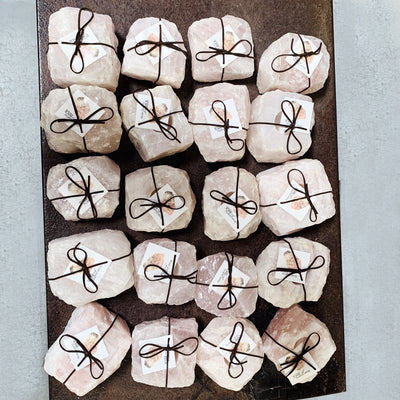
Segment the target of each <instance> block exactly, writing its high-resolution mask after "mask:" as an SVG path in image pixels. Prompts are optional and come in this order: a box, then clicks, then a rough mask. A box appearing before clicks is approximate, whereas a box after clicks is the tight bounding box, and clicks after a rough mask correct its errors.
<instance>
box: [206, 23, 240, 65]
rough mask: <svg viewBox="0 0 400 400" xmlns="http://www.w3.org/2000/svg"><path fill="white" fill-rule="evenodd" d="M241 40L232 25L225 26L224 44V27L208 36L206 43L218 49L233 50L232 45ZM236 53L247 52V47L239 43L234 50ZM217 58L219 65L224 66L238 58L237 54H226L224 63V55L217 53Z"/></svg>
mask: <svg viewBox="0 0 400 400" xmlns="http://www.w3.org/2000/svg"><path fill="white" fill-rule="evenodd" d="M238 41H239V38H238V37H237V35H236V33H235V32H234V30H233V29H232V28H231V26H230V25H228V26H226V27H224V44H223V46H222V29H221V30H220V31H219V32H217V33H216V34H214V35H213V36H211V37H210V38H208V39H207V40H206V44H207V46H208V47H214V48H216V49H222V48H223V49H225V50H231V49H232V47H233V46H234V45H235V43H237V42H238ZM232 51H233V52H234V53H242V54H244V53H246V49H245V48H244V46H243V45H242V44H241V43H239V44H238V45H237V46H235V48H234V49H233V50H232ZM215 58H216V60H217V61H218V63H219V65H220V66H221V67H222V68H225V67H226V66H227V65H229V64H230V63H231V62H232V61H235V60H236V59H237V57H236V56H234V55H230V54H226V55H225V63H224V57H223V56H222V55H217V56H216V57H215Z"/></svg>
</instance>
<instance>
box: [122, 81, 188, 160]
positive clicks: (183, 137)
mask: <svg viewBox="0 0 400 400" xmlns="http://www.w3.org/2000/svg"><path fill="white" fill-rule="evenodd" d="M121 114H122V121H123V124H124V127H125V129H126V130H127V132H128V134H129V138H130V140H131V142H132V143H133V144H134V146H135V148H136V150H137V151H138V153H139V155H140V157H142V159H143V160H144V161H146V162H149V161H154V160H158V159H159V158H163V157H167V156H169V155H172V154H175V153H180V152H182V151H184V150H186V149H187V148H188V147H190V146H191V145H192V144H193V132H192V127H191V125H190V124H189V122H188V120H187V118H186V116H185V114H184V113H183V110H182V106H181V102H180V100H179V98H178V96H177V95H176V94H175V92H174V91H173V90H172V88H171V86H156V87H155V88H153V89H146V90H144V91H136V92H134V93H132V94H129V95H127V96H125V97H124V98H123V99H122V102H121Z"/></svg>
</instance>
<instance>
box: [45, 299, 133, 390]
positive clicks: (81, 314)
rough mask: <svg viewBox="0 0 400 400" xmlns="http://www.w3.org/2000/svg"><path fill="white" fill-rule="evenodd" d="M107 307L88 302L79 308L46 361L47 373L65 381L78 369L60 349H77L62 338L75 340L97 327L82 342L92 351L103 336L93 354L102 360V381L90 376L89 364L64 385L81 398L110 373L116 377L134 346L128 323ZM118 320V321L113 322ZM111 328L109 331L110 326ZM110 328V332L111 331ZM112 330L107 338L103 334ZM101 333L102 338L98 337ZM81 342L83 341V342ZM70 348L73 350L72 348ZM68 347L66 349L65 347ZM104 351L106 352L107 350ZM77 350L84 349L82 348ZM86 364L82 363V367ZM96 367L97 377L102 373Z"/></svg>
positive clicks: (67, 354) (51, 349)
mask: <svg viewBox="0 0 400 400" xmlns="http://www.w3.org/2000/svg"><path fill="white" fill-rule="evenodd" d="M115 318H116V315H115V314H114V313H112V312H110V311H108V310H107V309H106V308H105V307H103V306H101V305H100V304H98V303H89V304H86V305H84V306H81V307H78V308H76V309H75V310H74V311H73V313H72V315H71V318H70V320H69V321H68V324H67V326H66V327H65V330H64V332H63V333H62V334H61V335H60V337H59V338H58V339H57V340H56V341H55V342H54V343H53V345H52V346H51V347H50V348H49V350H48V352H47V354H46V357H45V360H44V369H45V371H46V372H47V373H48V374H49V375H51V376H53V377H54V378H55V379H57V380H58V381H60V382H64V381H65V380H66V379H67V377H68V376H69V375H70V374H71V372H72V371H74V369H75V366H74V364H73V362H72V359H71V356H70V354H72V357H74V355H73V353H68V352H66V351H64V350H63V349H62V348H61V346H60V342H59V341H60V339H61V343H62V344H63V346H64V347H65V348H67V349H68V350H71V349H73V348H74V347H73V346H72V345H71V343H69V344H68V341H67V340H66V339H67V338H65V337H64V338H63V335H71V336H73V337H76V336H78V335H80V334H81V333H82V332H85V331H87V330H89V331H91V329H90V328H93V327H96V328H97V330H98V333H97V330H96V332H89V333H88V335H85V336H86V339H82V340H83V345H84V346H85V347H86V348H87V349H88V350H90V348H91V347H92V346H93V345H94V344H96V342H98V340H99V339H100V338H101V337H102V340H101V342H99V343H98V344H97V346H96V347H95V348H94V349H93V351H91V353H92V355H93V356H95V357H98V358H99V359H100V358H101V360H100V361H101V362H102V364H103V366H104V370H103V372H102V374H101V376H100V378H99V379H94V378H93V377H92V375H91V373H90V367H89V364H88V365H87V366H86V367H84V368H82V369H79V370H76V371H75V372H74V373H73V374H72V375H71V376H70V378H69V379H68V380H67V381H66V382H65V386H66V387H67V388H68V389H69V390H70V391H71V392H73V393H75V394H76V395H78V396H84V395H85V394H86V393H88V392H90V391H91V390H92V389H94V388H95V387H96V386H98V385H99V384H101V383H102V382H104V381H105V380H106V379H107V378H108V377H109V376H110V375H111V374H113V373H114V372H115V371H116V370H117V369H118V368H119V367H120V365H121V362H122V360H123V358H124V357H125V355H126V353H127V352H128V350H129V347H130V345H131V340H130V332H129V328H128V326H127V324H126V322H125V321H124V320H123V319H122V318H121V317H118V318H117V319H115ZM114 320H115V322H114ZM111 325H112V327H111V328H110V326H111ZM109 328H110V329H109ZM108 329H109V331H108V332H107V333H106V334H105V335H104V333H105V332H106V331H107V330H108ZM99 334H100V336H99ZM81 342H82V341H81ZM69 345H71V346H72V347H71V348H69ZM66 346H67V347H66ZM104 348H105V351H104ZM77 349H78V350H79V349H81V348H80V347H79V346H78V347H77ZM82 365H83V364H82ZM96 368H97V367H95V366H94V368H93V370H94V375H95V376H99V375H100V370H98V369H96Z"/></svg>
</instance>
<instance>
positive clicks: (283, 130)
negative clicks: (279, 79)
mask: <svg viewBox="0 0 400 400" xmlns="http://www.w3.org/2000/svg"><path fill="white" fill-rule="evenodd" d="M296 100H300V101H302V102H307V103H303V105H304V104H307V105H309V103H311V108H312V111H308V110H306V109H305V107H304V106H302V107H301V109H300V112H298V108H299V106H300V103H299V102H296ZM312 104H313V102H312V99H311V97H309V96H304V95H301V94H298V93H288V92H282V91H280V90H275V91H273V92H267V93H264V94H263V95H261V96H258V97H256V98H255V99H254V101H253V103H252V104H251V116H250V124H249V131H248V133H247V141H246V144H247V147H248V149H249V151H250V153H251V154H252V156H253V157H254V158H255V159H256V160H257V162H265V163H270V162H271V163H282V162H285V161H288V160H294V159H296V158H299V157H301V156H302V155H304V154H305V153H306V152H307V150H308V149H309V148H310V146H311V129H312V127H313V126H314V122H315V114H314V110H313V107H312ZM282 108H283V110H284V111H285V113H286V114H287V116H288V117H289V118H290V120H287V119H286V117H285V114H284V113H283V112H282ZM308 114H310V115H308ZM296 116H297V118H296ZM303 121H304V123H303ZM306 121H307V122H308V121H310V123H309V129H306V128H305V125H308V123H307V122H306ZM291 123H293V124H294V125H295V126H299V127H301V128H304V129H296V128H294V129H291V127H290V124H291ZM274 124H275V125H274ZM280 125H285V126H280Z"/></svg>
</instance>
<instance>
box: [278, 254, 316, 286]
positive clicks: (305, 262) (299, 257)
mask: <svg viewBox="0 0 400 400" xmlns="http://www.w3.org/2000/svg"><path fill="white" fill-rule="evenodd" d="M293 252H294V254H295V257H296V260H295V259H294V257H293V254H292V252H291V251H290V249H289V248H287V247H279V255H278V263H277V266H276V267H277V268H290V269H297V264H298V265H299V268H300V269H305V268H307V267H308V266H309V264H310V258H311V254H310V253H306V252H305V251H299V250H294V249H293ZM296 261H297V264H296ZM288 274H289V272H284V271H275V273H274V276H275V278H276V279H279V280H280V279H283V278H284V277H285V276H286V275H288ZM306 276H307V271H304V272H302V273H301V277H300V274H291V275H289V276H288V277H287V278H286V279H285V280H286V281H291V282H294V283H304V282H305V281H306Z"/></svg>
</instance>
